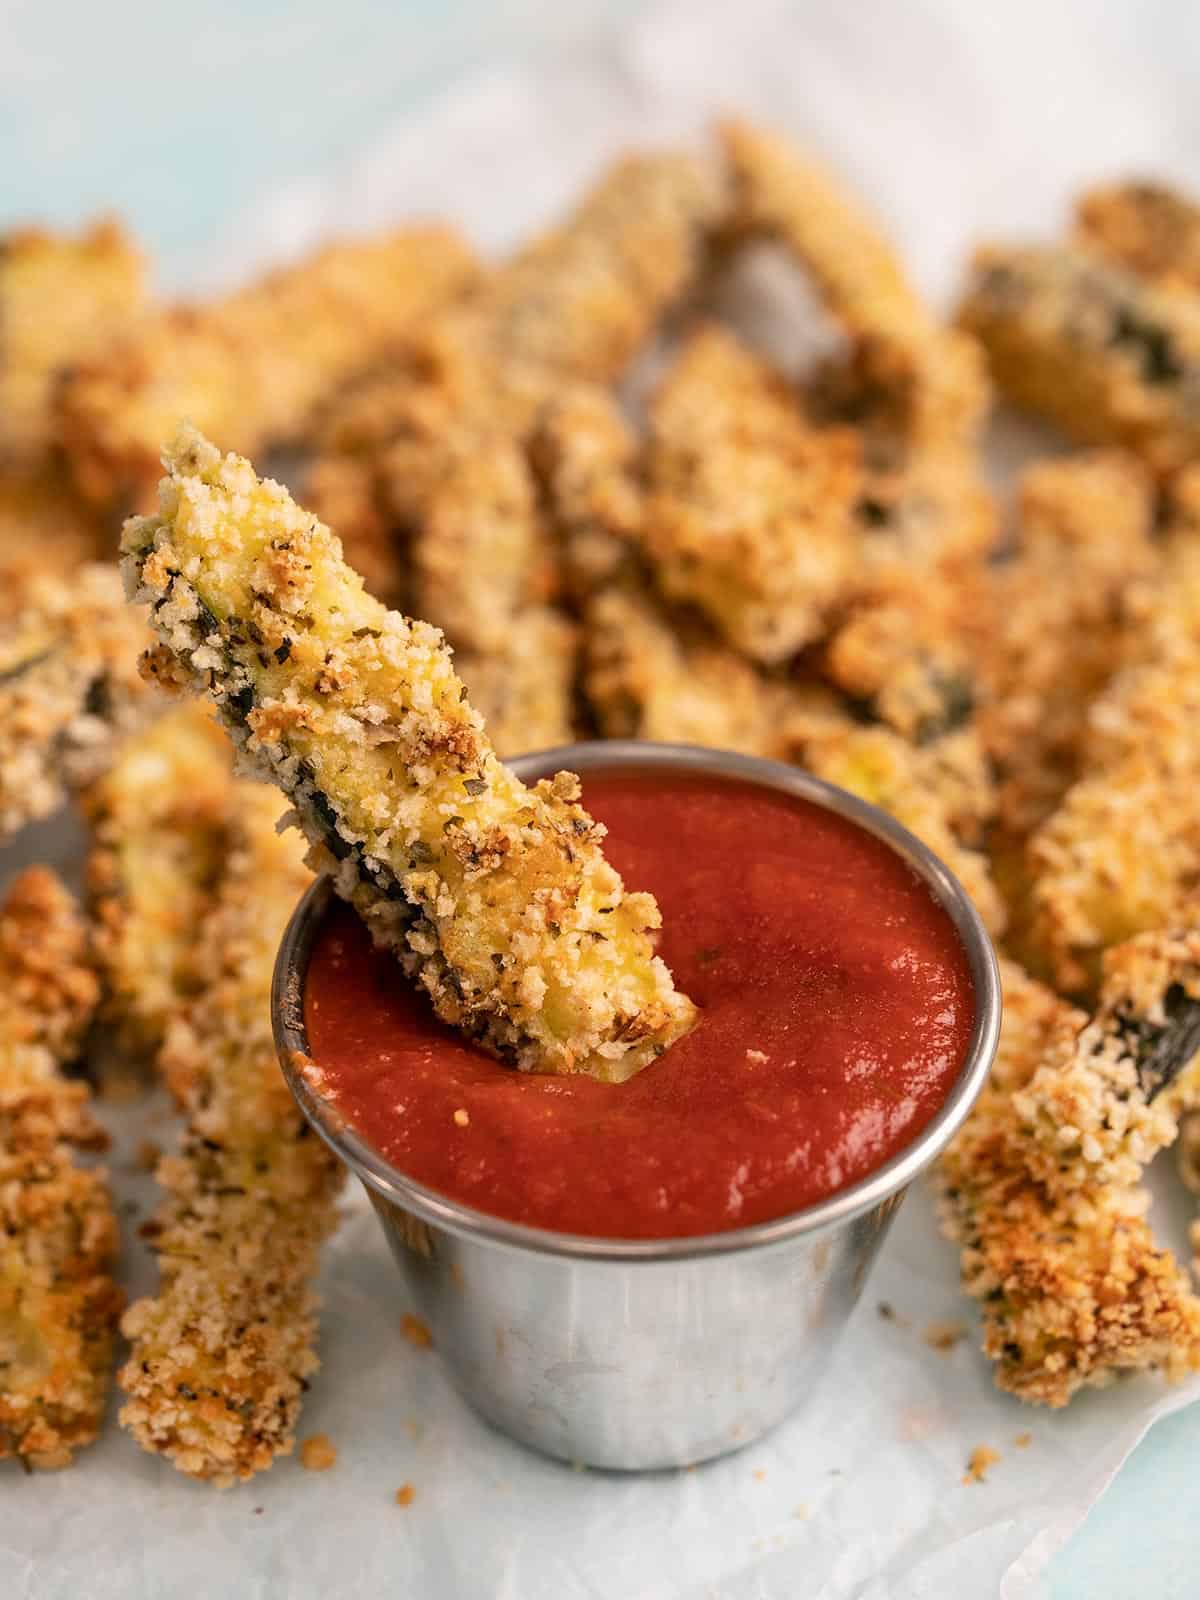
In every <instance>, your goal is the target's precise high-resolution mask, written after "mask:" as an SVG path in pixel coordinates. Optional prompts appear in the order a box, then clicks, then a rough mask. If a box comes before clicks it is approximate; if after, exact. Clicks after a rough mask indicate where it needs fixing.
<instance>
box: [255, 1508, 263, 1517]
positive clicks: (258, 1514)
mask: <svg viewBox="0 0 1200 1600" xmlns="http://www.w3.org/2000/svg"><path fill="white" fill-rule="evenodd" d="M262 1514H263V1507H262V1506H255V1508H254V1515H255V1516H256V1517H261V1516H262Z"/></svg>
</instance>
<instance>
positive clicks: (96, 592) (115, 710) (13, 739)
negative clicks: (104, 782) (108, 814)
mask: <svg viewBox="0 0 1200 1600" xmlns="http://www.w3.org/2000/svg"><path fill="white" fill-rule="evenodd" d="M6 600H7V610H6V611H3V612H0V751H3V757H4V759H3V761H2V762H0V839H3V838H4V837H5V836H6V835H7V834H9V833H11V832H14V831H15V830H16V829H17V828H19V827H21V826H22V825H23V824H24V823H26V822H28V821H31V820H33V819H35V818H37V817H43V816H46V815H48V814H49V813H50V812H51V811H53V810H55V809H56V807H58V806H59V805H61V804H62V803H63V800H64V799H65V797H66V795H67V794H68V793H69V792H70V791H72V790H73V789H75V788H77V787H79V786H80V785H82V784H85V783H88V782H90V781H91V780H92V779H93V778H94V777H95V776H96V775H97V774H98V773H99V772H102V771H103V770H104V769H105V767H106V766H107V765H108V763H109V762H110V761H111V759H112V757H113V754H114V751H115V750H116V748H117V747H118V744H119V741H120V739H121V738H122V737H123V736H124V735H126V734H127V733H128V732H130V731H131V730H132V729H133V728H136V727H137V726H139V724H140V723H141V722H142V721H143V720H144V719H145V718H146V717H148V716H149V715H150V714H151V713H152V710H153V706H154V698H155V697H154V696H153V694H152V691H151V689H150V687H149V685H148V684H146V683H145V682H144V681H143V680H142V678H141V676H140V674H139V671H138V656H139V654H140V653H141V651H142V650H143V649H144V648H145V646H146V643H147V642H148V635H147V633H146V631H145V628H144V625H143V623H142V621H141V620H140V618H139V617H138V616H137V615H136V613H134V612H133V611H131V610H130V608H129V607H128V606H127V605H126V604H125V603H124V595H123V593H122V590H121V581H120V578H119V577H118V575H117V571H116V569H115V567H107V566H99V565H91V566H86V567H82V568H80V569H79V571H78V572H77V573H76V574H74V575H73V576H72V577H70V578H56V577H54V576H52V575H49V574H41V573H34V574H32V575H28V576H23V577H22V578H21V579H20V580H14V582H13V586H12V588H11V589H10V591H9V593H8V595H7V596H6Z"/></svg>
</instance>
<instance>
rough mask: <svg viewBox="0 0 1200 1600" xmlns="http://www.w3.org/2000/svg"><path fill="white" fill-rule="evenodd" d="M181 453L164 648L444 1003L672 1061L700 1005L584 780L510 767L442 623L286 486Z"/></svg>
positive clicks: (515, 1052)
mask: <svg viewBox="0 0 1200 1600" xmlns="http://www.w3.org/2000/svg"><path fill="white" fill-rule="evenodd" d="M166 461H167V465H168V469H169V475H168V478H167V479H166V480H165V481H164V484H163V486H162V489H161V499H160V504H161V513H160V515H159V516H157V517H145V518H133V519H132V520H131V521H130V522H129V524H128V525H127V527H126V530H125V538H124V547H125V550H126V552H127V557H126V570H127V576H128V583H129V588H130V591H131V592H132V593H133V594H134V595H135V597H138V598H142V599H145V600H148V601H149V602H150V603H151V606H152V608H153V616H152V621H153V625H154V627H155V629H156V630H157V632H158V633H159V635H160V638H161V639H162V640H163V642H164V645H165V647H166V648H165V650H164V651H163V652H162V653H161V655H162V657H163V658H164V660H165V661H166V663H167V665H168V667H169V670H172V671H173V672H175V673H176V674H177V675H179V676H180V677H182V678H184V679H185V680H187V681H189V682H190V683H192V684H193V685H194V686H196V687H198V688H200V689H206V690H208V692H209V693H211V694H212V696H213V699H214V701H215V702H216V704H217V707H218V710H219V712H220V714H221V716H222V719H223V720H224V721H225V722H226V723H227V725H228V726H229V727H230V728H231V730H232V732H233V734H234V738H235V740H236V741H237V742H238V744H239V745H240V746H241V747H242V748H243V750H244V751H245V753H246V755H247V757H248V758H249V760H250V762H251V763H252V764H253V765H254V766H255V768H256V769H257V770H259V771H262V772H264V773H266V774H268V775H269V776H271V777H272V778H273V779H274V780H275V781H276V782H278V783H279V784H280V786H281V787H282V788H284V790H285V792H286V793H287V794H288V795H289V797H290V798H291V800H292V801H293V803H294V804H295V806H296V809H297V812H298V814H299V821H300V824H301V826H302V827H303V828H304V830H305V832H306V833H307V834H308V836H309V838H310V840H311V841H312V842H313V844H314V847H315V848H314V851H313V853H312V856H311V860H312V862H313V864H314V865H315V866H319V867H324V866H328V867H329V868H330V869H331V870H332V872H333V879H334V883H335V886H336V888H337V889H338V891H339V893H341V894H342V895H343V896H344V897H345V898H347V899H349V900H351V901H352V902H353V903H354V905H355V906H356V908H357V909H358V910H359V911H360V912H361V914H362V915H363V917H364V919H365V920H366V921H367V923H368V925H369V926H370V928H371V930H372V933H373V935H374V937H375V938H376V939H377V940H378V941H379V942H381V943H383V944H385V945H388V946H390V947H392V948H394V949H395V950H396V951H397V953H398V954H399V955H400V957H401V960H402V962H403V963H404V965H405V967H406V969H407V970H408V972H409V973H410V974H411V975H412V976H413V977H414V978H416V979H417V981H419V982H420V983H421V984H422V986H423V987H424V988H425V989H426V990H427V991H428V992H429V994H430V996H431V998H432V1000H433V1004H434V1008H435V1010H436V1011H437V1013H438V1014H439V1016H441V1017H442V1018H443V1019H444V1020H446V1021H447V1022H449V1023H451V1024H453V1025H455V1026H458V1027H460V1028H462V1029H463V1030H465V1031H466V1032H467V1033H468V1034H470V1035H471V1036H472V1037H474V1038H476V1039H478V1040H479V1041H480V1043H482V1044H483V1045H484V1046H485V1047H486V1048H488V1049H490V1050H491V1051H493V1052H494V1053H495V1054H497V1055H499V1056H500V1057H502V1059H504V1060H507V1061H509V1062H510V1063H512V1064H513V1065H516V1066H519V1067H522V1068H529V1069H535V1068H536V1069H540V1070H544V1071H566V1072H570V1071H587V1072H591V1073H594V1074H598V1075H600V1076H603V1077H608V1078H621V1077H627V1076H629V1075H630V1074H631V1073H632V1072H635V1071H637V1070H638V1069H639V1068H640V1067H642V1066H644V1065H645V1064H646V1063H647V1062H649V1061H650V1060H652V1059H654V1057H656V1056H657V1055H660V1054H661V1053H662V1052H663V1050H665V1049H666V1048H667V1046H668V1045H669V1044H670V1043H671V1042H672V1041H673V1040H674V1039H675V1038H677V1037H678V1036H679V1035H680V1034H681V1033H683V1032H685V1031H686V1030H687V1028H688V1027H689V1026H690V1025H691V1022H692V1018H693V1014H694V1012H693V1007H692V1006H691V1004H690V1002H689V1001H688V1000H687V999H686V998H685V997H684V996H682V995H680V994H679V993H677V991H676V990H675V988H674V986H673V984H672V982H671V976H670V973H669V972H668V971H667V969H666V967H665V966H664V965H663V963H662V962H661V961H660V960H659V959H658V958H656V957H655V956H654V955H653V954H652V944H651V939H650V930H652V929H654V928H655V927H657V926H658V924H659V912H658V908H657V905H656V904H655V902H654V900H653V897H652V896H649V895H642V894H629V895H627V894H626V893H625V892H624V888H623V885H622V883H621V880H620V878H619V877H618V875H617V874H616V873H615V872H614V871H613V870H612V868H611V867H610V866H609V865H608V863H607V862H606V861H605V860H604V857H603V855H602V854H601V852H600V847H599V843H600V838H601V837H602V832H601V830H600V829H599V828H598V827H597V826H596V824H594V823H593V822H592V820H591V818H590V817H588V816H587V814H586V812H584V811H583V810H582V808H581V807H580V806H579V805H578V799H579V785H578V780H577V779H575V778H574V777H573V776H571V775H570V774H565V775H564V774H560V775H559V776H557V777H556V778H554V779H552V780H546V781H544V782H542V783H540V784H538V785H537V786H536V787H535V788H533V789H532V790H531V789H526V788H525V786H524V785H523V784H521V783H520V782H519V781H518V780H517V779H516V778H514V777H513V776H512V774H511V773H509V772H508V771H506V769H505V768H504V767H502V766H501V765H500V763H499V761H498V760H497V758H496V755H495V753H494V751H493V749H492V747H491V745H490V743H489V741H488V739H487V737H486V735H485V734H484V732H483V728H482V723H481V720H480V718H479V716H478V714H477V713H476V712H475V711H473V710H472V708H471V707H470V706H469V705H468V704H467V703H466V690H465V689H464V688H463V686H462V684H461V682H460V681H459V679H458V678H457V677H456V676H455V674H454V672H453V669H452V667H451V664H450V658H449V654H448V652H447V650H446V648H445V645H444V643H443V641H442V636H441V634H440V633H439V632H438V631H437V630H436V629H435V628H431V627H430V626H429V625H428V624H426V623H421V622H409V621H408V620H406V619H405V618H404V617H401V616H399V615H398V614H397V613H395V612H388V611H387V610H385V608H384V607H383V606H382V605H381V604H380V603H379V602H378V601H375V600H372V599H371V598H370V597H369V596H367V595H366V594H365V593H364V591H363V588H362V582H361V580H360V579H359V578H358V577H356V575H355V574H354V573H353V572H351V571H350V569H349V568H348V567H346V565H345V563H344V562H343V560H342V554H341V547H340V545H339V544H338V542H337V540H336V539H335V538H334V537H333V536H332V535H331V534H330V532H329V530H328V529H327V528H325V527H323V526H322V525H321V523H319V522H318V521H317V520H316V518H315V517H312V516H310V515H309V514H307V513H306V512H304V511H302V510H301V509H300V508H299V507H298V506H296V505H295V504H294V502H293V501H292V500H291V499H290V498H289V496H288V495H287V493H286V491H285V490H284V489H282V488H281V487H280V486H279V485H278V484H274V483H271V482H269V481H268V482H260V481H259V480H258V479H257V478H256V477H255V475H254V471H253V469H252V468H251V467H250V465H249V464H248V463H247V462H245V461H240V460H238V459H237V458H236V457H234V456H228V457H225V458H222V456H221V454H220V452H219V451H218V450H216V449H215V448H214V447H213V446H212V445H210V444H208V443H207V442H206V441H204V440H203V439H201V438H200V437H199V436H198V435H197V434H196V433H195V431H194V430H184V431H183V432H182V433H181V434H180V436H179V438H178V439H177V440H176V442H175V444H174V445H173V446H172V447H171V449H170V451H169V452H168V455H167V457H166ZM170 656H173V658H174V660H173V664H171V663H170V660H169V657H170Z"/></svg>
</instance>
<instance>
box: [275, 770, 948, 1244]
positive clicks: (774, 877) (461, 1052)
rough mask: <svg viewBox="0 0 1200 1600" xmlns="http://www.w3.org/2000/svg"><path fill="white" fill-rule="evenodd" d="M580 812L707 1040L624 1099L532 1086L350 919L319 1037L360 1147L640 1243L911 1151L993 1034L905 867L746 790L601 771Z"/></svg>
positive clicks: (473, 1192)
mask: <svg viewBox="0 0 1200 1600" xmlns="http://www.w3.org/2000/svg"><path fill="white" fill-rule="evenodd" d="M584 801H585V803H586V805H587V806H588V808H589V809H590V810H591V812H592V814H593V815H594V816H596V817H598V818H599V819H600V820H601V821H602V822H604V823H606V824H607V825H608V829H609V835H608V839H607V841H606V843H605V851H606V853H607V854H608V856H609V859H610V860H611V861H612V862H613V864H614V866H616V867H617V869H618V870H619V871H620V872H621V873H622V875H623V876H624V879H625V882H626V884H627V885H629V886H630V887H636V888H639V889H650V890H653V892H654V893H655V894H656V895H657V897H658V901H659V905H660V906H661V908H662V913H663V922H664V927H663V933H662V942H661V944H660V946H659V948H660V951H661V954H662V955H663V956H664V958H665V959H666V961H667V963H668V964H669V966H670V967H671V970H672V972H673V973H674V975H675V979H676V982H677V983H678V984H679V985H680V986H681V987H682V988H683V989H684V990H685V991H686V992H687V993H688V994H689V995H691V997H692V999H693V1000H695V1001H696V1002H697V1004H698V1005H699V1006H700V1007H701V1011H702V1014H701V1019H700V1022H699V1023H698V1025H697V1026H696V1028H695V1029H694V1030H693V1031H692V1033H690V1034H689V1035H688V1036H687V1038H685V1039H683V1040H681V1041H680V1042H679V1043H677V1044H676V1045H674V1046H673V1047H672V1048H671V1049H670V1050H669V1051H667V1053H666V1054H665V1055H664V1056H663V1057H662V1058H661V1059H660V1060H658V1061H656V1062H654V1063H653V1064H652V1065H651V1066H649V1067H646V1068H645V1069H644V1070H643V1071H642V1072H640V1073H639V1074H638V1075H637V1076H636V1077H635V1078H632V1079H631V1080H630V1081H629V1082H628V1083H624V1084H603V1083H597V1082H595V1081H594V1080H592V1079H590V1078H586V1077H569V1078H564V1077H541V1076H537V1075H533V1074H525V1073H518V1072H514V1071H513V1070H512V1069H510V1068H507V1067H504V1066H502V1065H500V1063H499V1062H497V1061H495V1060H493V1059H492V1058H491V1057H490V1056H486V1055H484V1054H483V1053H482V1052H481V1051H479V1050H477V1049H476V1048H475V1047H474V1046H473V1045H470V1044H468V1043H467V1042H466V1041H465V1040H463V1039H461V1038H460V1037H458V1036H457V1035H456V1034H454V1033H452V1032H451V1031H450V1030H449V1029H447V1028H445V1027H443V1026H442V1024H441V1023H439V1022H438V1021H437V1020H436V1019H435V1017H434V1016H433V1014H432V1012H431V1011H430V1009H429V1005H428V1002H427V1000H426V998H425V996H424V995H422V994H419V993H418V992H417V991H416V990H415V989H413V988H412V987H410V985H409V984H408V983H407V982H406V981H405V980H404V979H403V977H402V976H401V975H400V973H399V971H398V970H397V967H396V964H395V961H394V958H392V957H391V956H388V955H385V954H381V953H379V952H377V951H375V950H373V949H372V947H371V943H370V940H369V938H368V936H367V933H366V932H365V930H364V928H363V926H362V924H361V923H360V922H359V921H358V919H357V918H356V917H355V915H354V914H353V913H352V912H351V911H349V910H348V909H346V908H345V907H343V906H336V907H335V908H334V909H333V910H332V911H331V912H330V914H329V916H328V918H327V920H326V921H325V923H324V924H323V926H322V927H321V928H320V929H319V930H318V934H317V938H316V943H315V946H314V948H313V952H312V960H311V964H310V967H309V972H308V981H307V989H306V1019H307V1024H308V1032H309V1042H310V1046H311V1050H312V1054H313V1057H314V1059H315V1061H316V1063H317V1064H318V1066H319V1067H320V1068H321V1069H322V1071H323V1074H324V1081H325V1084H326V1089H327V1092H328V1093H329V1094H330V1095H331V1097H332V1098H333V1099H334V1100H335V1102H336V1104H337V1106H338V1108H339V1110H340V1112H341V1113H342V1115H343V1116H345V1117H346V1119H347V1120H348V1121H349V1122H350V1124H351V1125H352V1126H354V1127H355V1128H356V1129H357V1130H358V1132H359V1133H360V1134H361V1136H362V1137H363V1138H364V1139H365V1140H366V1141H367V1143H368V1144H370V1145H372V1146H373V1147H374V1148H375V1149H376V1150H377V1151H379V1152H380V1154H381V1155H383V1156H385V1157H386V1158H387V1159H388V1160H389V1161H390V1162H391V1163H392V1164H393V1165H395V1166H396V1167H398V1168H399V1169H400V1170H401V1171H403V1172H405V1173H407V1174H409V1175H410V1176H411V1177H413V1178H416V1179H418V1180H419V1181H420V1182H421V1183H424V1184H427V1185H429V1186H430V1187H431V1188H434V1189H438V1190H441V1191H442V1192H443V1193H444V1194H446V1195H449V1196H450V1197H452V1198H453V1199H455V1200H458V1201H464V1202H466V1203H467V1204H468V1205H471V1206H474V1207H476V1208H478V1209H479V1210H481V1211H488V1212H492V1213H494V1214H495V1215H497V1216H501V1217H507V1218H509V1219H511V1220H513V1221H517V1222H524V1223H531V1224H534V1225H535V1226H539V1227H545V1228H554V1229H561V1230H564V1231H566V1232H570V1233H581V1234H593V1235H600V1236H607V1237H609V1238H621V1239H635V1238H667V1237H673V1236H677V1235H684V1234H701V1233H710V1232H716V1231H718V1230H721V1229H727V1228H738V1227H742V1226H744V1225H746V1224H748V1223H752V1222H760V1221H763V1220H765V1219H767V1218H773V1217H779V1216H783V1215H785V1214H786V1213H788V1212H792V1211H796V1210H799V1209H800V1208H801V1207H803V1206H807V1205H810V1204H811V1203H812V1202H814V1201H816V1200H820V1199H822V1198H824V1197H825V1196H827V1195H830V1194H833V1193H834V1192H835V1191H836V1190H838V1189H841V1188H844V1187H845V1186H846V1185H847V1184H850V1183H853V1182H854V1181H855V1180H856V1179H859V1178H862V1177H864V1176H865V1175H866V1174H867V1173H869V1172H871V1171H873V1170H874V1169H875V1168H876V1167H878V1166H880V1165H881V1164H882V1163H883V1162H884V1161H886V1160H887V1158H888V1157H889V1156H892V1155H894V1154H895V1153H896V1152H897V1151H899V1150H902V1149H903V1148H904V1146H905V1145H907V1144H909V1143H910V1142H911V1141H912V1139H913V1138H914V1137H915V1135H916V1134H917V1133H918V1132H919V1131H920V1129H921V1128H922V1127H924V1125H925V1124H926V1123H927V1122H928V1121H929V1119H930V1118H931V1117H932V1116H933V1114H934V1113H935V1112H936V1111H937V1109H938V1107H939V1106H940V1105H941V1104H942V1102H943V1100H944V1099H945V1097H946V1095H947V1093H948V1092H949V1089H950V1087H951V1085H952V1084H953V1082H954V1079H955V1077H956V1076H957V1074H958V1071H959V1068H960V1066H961V1064H962V1061H963V1057H964V1054H965V1051H966V1046H967V1040H968V1037H969V1035H970V1031H971V1026H972V1022H973V1018H974V996H973V990H972V983H971V977H970V973H969V969H968V965H967V959H966V955H965V952H964V950H963V948H962V945H961V943H960V941H959V939H958V936H957V934H956V932H955V929H954V927H953V925H952V924H951V922H950V920H949V918H948V917H947V916H946V914H945V912H944V911H943V910H942V909H941V908H940V907H939V906H938V905H937V903H936V902H935V901H934V900H933V898H932V896H931V895H930V893H929V891H928V890H927V889H926V887H925V886H924V884H922V883H921V881H920V880H919V879H918V878H917V877H916V875H915V874H914V873H913V872H912V871H911V869H910V868H909V867H907V866H906V865H905V864H904V863H903V862H902V861H901V860H900V858H899V857H898V856H896V855H895V854H894V853H893V852H892V851H891V850H889V849H888V848H887V846H886V845H884V844H881V843H880V842H878V841H877V840H876V839H874V838H872V837H871V835H869V834H867V833H865V832H863V831H862V830H861V829H859V828H856V827H855V826H854V825H853V824H852V823H849V822H846V821H844V820H843V819H842V818H840V817H837V816H834V815H832V814H831V813H830V812H827V811H824V810H822V809H821V808H819V807H817V806H814V805H810V804H809V803H808V802H806V801H801V800H796V799H792V798H789V797H788V796H786V795H783V794H781V793H779V792H777V791H773V790H769V789H764V788H759V787H756V786H752V785H750V784H746V783H740V782H736V781H735V782H727V781H723V780H720V779H712V778H707V777H691V776H678V777H676V776H666V775H664V774H662V773H655V774H653V775H649V774H647V773H644V772H642V773H639V772H637V771H634V770H630V771H621V772H613V773H604V774H596V775H594V776H592V777H591V778H588V779H586V780H585V783H584Z"/></svg>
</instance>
